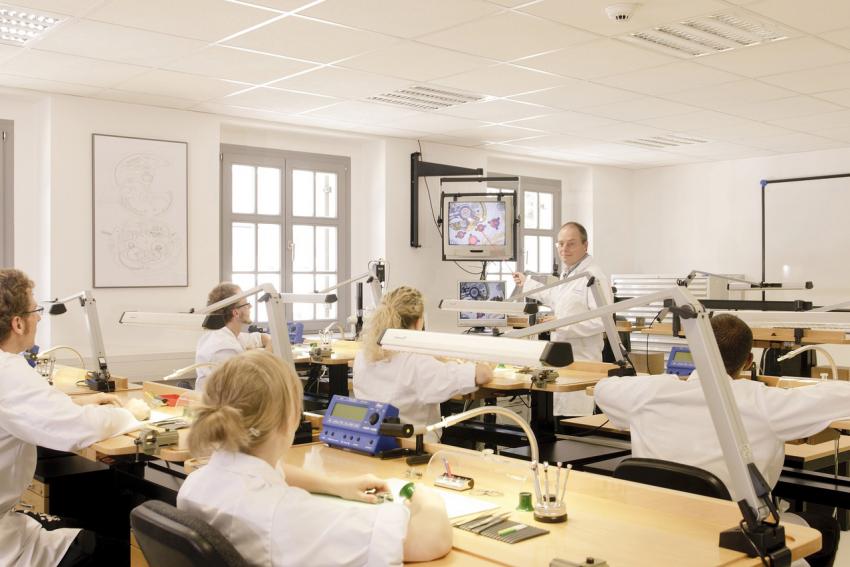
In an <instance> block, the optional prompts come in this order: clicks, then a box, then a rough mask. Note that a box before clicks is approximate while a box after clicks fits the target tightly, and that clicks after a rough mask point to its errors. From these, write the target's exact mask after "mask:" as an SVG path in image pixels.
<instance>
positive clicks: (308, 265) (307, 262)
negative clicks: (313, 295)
mask: <svg viewBox="0 0 850 567" xmlns="http://www.w3.org/2000/svg"><path fill="white" fill-rule="evenodd" d="M292 242H294V243H295V246H294V250H293V253H292V270H293V271H294V272H312V271H313V259H314V258H315V252H314V249H313V227H312V226H309V225H299V224H296V225H293V226H292ZM310 291H311V292H312V291H313V290H312V289H310Z"/></svg>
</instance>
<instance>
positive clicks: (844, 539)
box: [833, 531, 850, 567]
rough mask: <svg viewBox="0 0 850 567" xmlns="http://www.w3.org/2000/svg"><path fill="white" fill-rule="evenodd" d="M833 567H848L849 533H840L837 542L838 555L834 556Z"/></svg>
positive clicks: (849, 553)
mask: <svg viewBox="0 0 850 567" xmlns="http://www.w3.org/2000/svg"><path fill="white" fill-rule="evenodd" d="M833 567H850V531H847V532H841V539H840V540H838V554H836V556H835V563H834V564H833Z"/></svg>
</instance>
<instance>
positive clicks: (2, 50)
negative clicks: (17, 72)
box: [0, 43, 24, 63]
mask: <svg viewBox="0 0 850 567" xmlns="http://www.w3.org/2000/svg"><path fill="white" fill-rule="evenodd" d="M23 52H24V48H23V47H15V46H12V45H5V44H2V43H0V63H2V62H3V61H6V60H7V59H11V58H12V57H14V56H15V55H20V54H21V53H23Z"/></svg>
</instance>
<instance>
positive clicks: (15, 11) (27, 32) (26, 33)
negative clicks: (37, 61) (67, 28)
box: [0, 5, 59, 45]
mask: <svg viewBox="0 0 850 567" xmlns="http://www.w3.org/2000/svg"><path fill="white" fill-rule="evenodd" d="M58 23H59V20H58V19H57V18H54V17H53V16H48V15H46V14H36V13H34V12H27V11H24V10H21V9H19V8H15V7H13V6H2V5H0V42H3V43H8V44H10V45H24V44H25V43H27V42H28V41H30V40H33V39H35V38H37V37H41V36H42V35H43V34H44V33H45V32H46V31H47V30H49V29H50V28H52V27H53V26H55V25H56V24H58Z"/></svg>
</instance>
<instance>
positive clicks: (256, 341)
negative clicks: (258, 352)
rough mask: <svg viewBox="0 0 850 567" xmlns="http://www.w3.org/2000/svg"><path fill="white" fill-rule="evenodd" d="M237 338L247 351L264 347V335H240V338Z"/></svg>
mask: <svg viewBox="0 0 850 567" xmlns="http://www.w3.org/2000/svg"><path fill="white" fill-rule="evenodd" d="M236 338H237V340H238V341H239V344H241V345H242V348H244V349H245V350H251V349H254V348H261V347H262V346H263V334H262V333H239V336H238V337H236Z"/></svg>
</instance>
